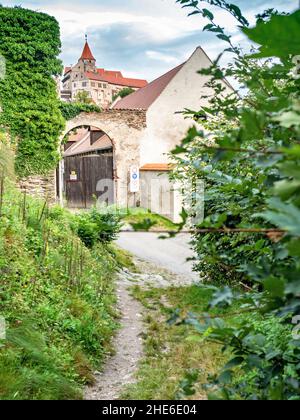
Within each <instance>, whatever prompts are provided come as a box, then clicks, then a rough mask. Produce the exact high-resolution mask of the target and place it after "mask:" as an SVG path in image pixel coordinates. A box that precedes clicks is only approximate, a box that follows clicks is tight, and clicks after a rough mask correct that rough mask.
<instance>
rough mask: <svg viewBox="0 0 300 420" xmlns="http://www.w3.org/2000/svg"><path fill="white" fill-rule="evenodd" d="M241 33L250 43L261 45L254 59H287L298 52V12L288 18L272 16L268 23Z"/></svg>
mask: <svg viewBox="0 0 300 420" xmlns="http://www.w3.org/2000/svg"><path fill="white" fill-rule="evenodd" d="M242 31H243V32H244V34H246V35H247V36H248V38H249V39H250V40H251V41H254V42H256V43H257V44H259V45H261V47H260V53H259V54H256V55H255V56H256V57H280V58H281V57H287V56H289V55H297V54H299V52H300V46H299V33H300V10H297V11H296V12H294V13H292V14H291V15H289V16H284V15H279V16H278V15H274V16H272V17H271V19H270V20H269V21H268V22H260V23H258V24H257V26H256V27H255V28H243V29H242Z"/></svg>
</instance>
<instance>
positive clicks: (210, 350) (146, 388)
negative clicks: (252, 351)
mask: <svg viewBox="0 0 300 420" xmlns="http://www.w3.org/2000/svg"><path fill="white" fill-rule="evenodd" d="M133 294H134V296H135V297H136V298H137V299H138V300H139V301H141V303H142V304H143V305H144V307H145V308H146V315H145V323H146V330H145V332H144V339H145V357H144V358H143V360H142V362H141V364H140V367H139V371H138V375H137V382H136V383H135V384H133V385H130V386H128V387H127V388H126V390H125V391H124V393H123V397H124V399H128V400H144V399H145V400H160V399H166V400H174V399H178V398H180V397H182V396H181V394H182V390H181V385H180V384H181V383H182V381H183V380H184V379H185V378H186V376H187V375H189V374H191V372H192V373H193V372H197V375H198V379H197V382H196V385H195V394H194V395H193V396H192V397H191V398H193V399H200V400H201V399H206V398H207V394H206V391H205V390H204V389H203V385H204V384H206V383H207V379H208V376H209V375H213V374H216V373H217V372H218V371H219V369H220V368H221V367H222V366H223V364H224V361H225V360H227V358H228V355H226V354H223V353H222V351H221V346H220V345H218V344H215V343H212V342H208V341H204V339H203V337H201V336H200V334H197V333H196V332H195V330H194V329H192V328H191V327H189V326H187V325H173V326H170V325H169V324H168V323H167V320H168V319H169V318H170V317H171V316H172V315H173V313H174V309H180V310H181V315H182V316H183V317H184V316H185V315H187V314H188V313H189V312H192V313H194V314H198V315H199V314H201V313H203V312H206V310H207V305H208V303H209V301H210V299H211V295H212V292H211V290H209V289H207V288H205V287H202V286H191V287H182V288H169V289H152V290H150V291H143V290H142V289H141V288H139V287H135V288H134V289H133ZM230 312H234V309H233V308H231V309H230ZM211 314H216V315H221V316H222V315H226V316H228V315H229V321H230V322H235V318H236V316H234V315H233V316H232V317H231V316H230V314H228V313H227V311H226V310H214V311H212V312H211ZM182 398H183V397H182ZM184 398H187V399H188V397H184Z"/></svg>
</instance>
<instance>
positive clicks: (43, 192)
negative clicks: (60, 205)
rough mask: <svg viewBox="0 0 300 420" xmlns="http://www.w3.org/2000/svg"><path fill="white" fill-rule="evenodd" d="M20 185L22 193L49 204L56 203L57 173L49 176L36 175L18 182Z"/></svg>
mask: <svg viewBox="0 0 300 420" xmlns="http://www.w3.org/2000/svg"><path fill="white" fill-rule="evenodd" d="M18 185H19V188H20V190H21V192H22V193H26V194H27V195H31V196H34V197H37V198H41V199H43V200H47V201H48V202H49V203H55V202H56V176H55V172H54V171H53V173H51V174H49V175H47V176H41V175H34V176H30V177H28V178H22V179H19V180H18Z"/></svg>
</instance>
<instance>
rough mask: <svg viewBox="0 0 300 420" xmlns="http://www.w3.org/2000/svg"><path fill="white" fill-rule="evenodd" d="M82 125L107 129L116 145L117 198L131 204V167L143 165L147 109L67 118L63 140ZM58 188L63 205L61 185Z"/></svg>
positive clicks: (117, 201) (124, 204)
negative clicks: (141, 147)
mask: <svg viewBox="0 0 300 420" xmlns="http://www.w3.org/2000/svg"><path fill="white" fill-rule="evenodd" d="M80 126H93V127H96V128H98V129H100V130H102V131H104V132H105V133H106V134H107V135H108V136H109V138H110V139H111V142H112V144H113V150H114V167H115V174H114V178H115V200H116V204H118V205H120V206H127V204H128V202H129V199H130V197H128V187H127V185H128V169H129V168H130V166H132V165H138V166H140V139H141V134H142V131H143V130H144V129H145V127H146V112H145V111H128V110H124V111H120V110H106V111H103V112H101V113H97V112H94V113H81V114H79V115H78V116H77V117H75V118H73V119H72V120H69V121H67V124H66V128H65V130H64V132H63V133H62V136H61V140H63V138H64V137H65V136H66V134H68V133H69V132H70V131H72V130H73V129H75V128H77V127H80ZM59 185H60V188H59V191H57V196H59V197H60V202H61V204H63V194H62V188H61V185H62V183H61V181H60V182H59Z"/></svg>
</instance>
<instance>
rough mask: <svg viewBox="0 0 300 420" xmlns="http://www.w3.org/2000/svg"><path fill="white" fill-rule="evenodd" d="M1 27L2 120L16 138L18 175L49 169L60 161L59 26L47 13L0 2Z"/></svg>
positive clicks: (62, 126) (62, 123) (43, 172)
mask: <svg viewBox="0 0 300 420" xmlns="http://www.w3.org/2000/svg"><path fill="white" fill-rule="evenodd" d="M0 27H1V31H0V54H1V55H2V56H3V57H4V58H5V60H6V76H5V78H4V79H3V80H0V103H1V108H2V113H1V114H0V125H2V126H5V127H6V128H7V129H8V130H9V131H10V134H11V135H12V136H13V137H16V138H17V139H18V148H17V155H16V170H17V174H18V175H19V176H28V175H31V174H45V173H47V172H49V171H50V170H51V169H53V168H55V166H56V164H57V162H58V160H59V138H60V134H61V132H62V130H63V128H64V119H63V117H62V115H61V111H60V109H59V100H58V95H57V86H56V82H55V79H54V76H56V75H59V74H61V71H62V65H61V62H60V60H59V59H58V58H57V56H58V55H59V53H60V48H61V43H60V30H59V25H58V23H57V21H56V20H55V18H53V17H50V16H48V15H46V14H44V13H38V12H34V11H31V10H26V9H23V8H21V7H15V8H7V7H0Z"/></svg>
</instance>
